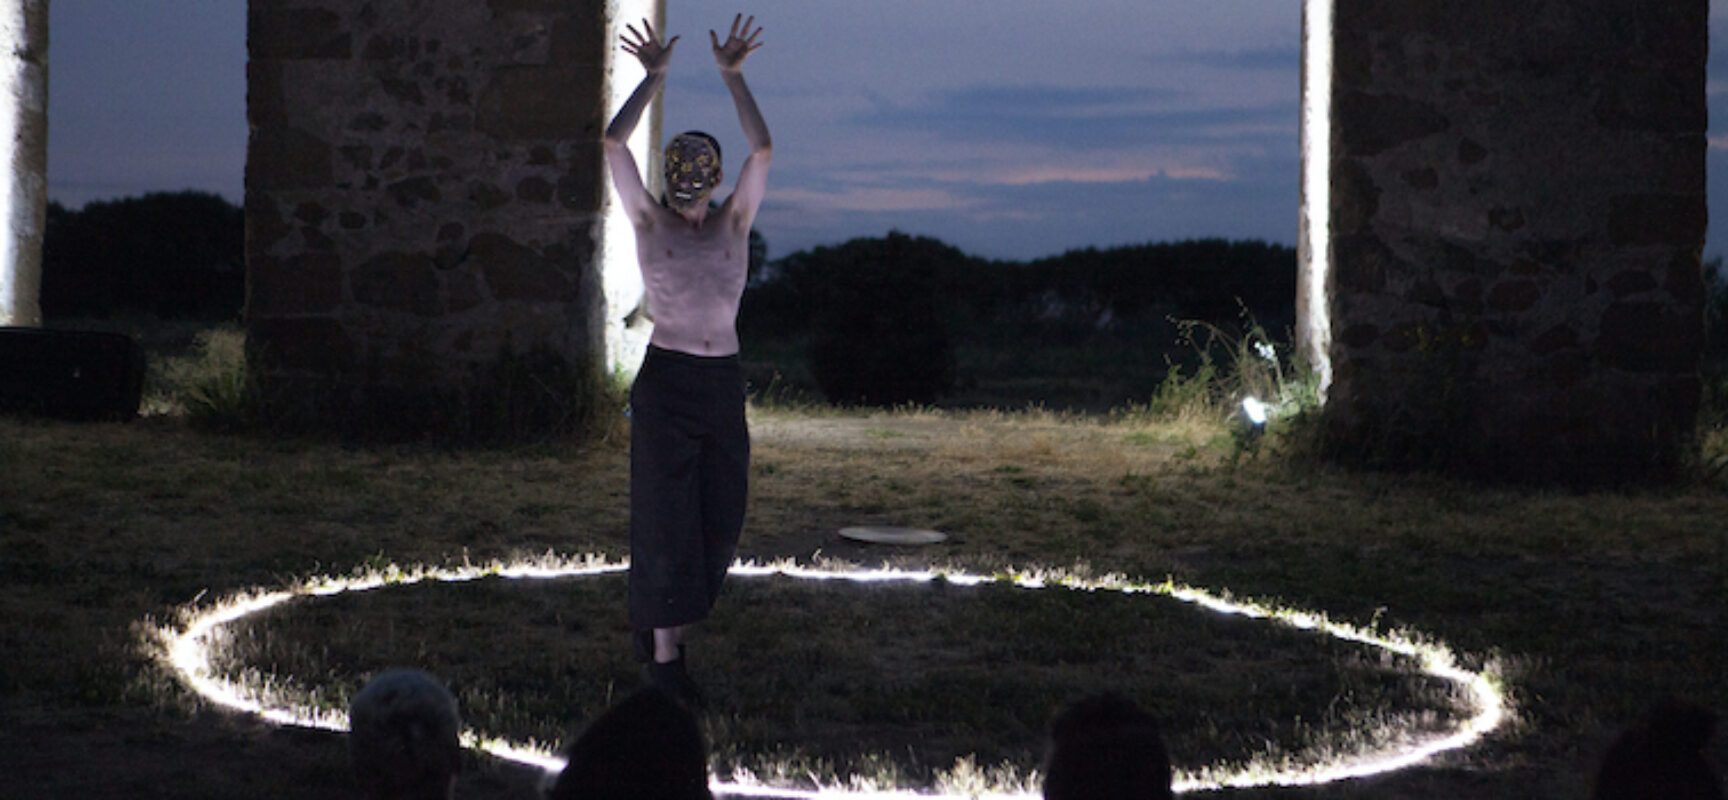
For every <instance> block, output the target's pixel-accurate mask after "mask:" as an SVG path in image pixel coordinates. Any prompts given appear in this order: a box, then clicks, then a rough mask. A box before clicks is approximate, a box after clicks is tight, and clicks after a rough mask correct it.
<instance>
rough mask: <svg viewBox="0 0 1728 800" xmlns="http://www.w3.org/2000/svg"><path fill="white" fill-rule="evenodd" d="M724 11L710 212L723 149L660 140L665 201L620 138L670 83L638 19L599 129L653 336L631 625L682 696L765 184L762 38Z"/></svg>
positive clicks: (718, 532)
mask: <svg viewBox="0 0 1728 800" xmlns="http://www.w3.org/2000/svg"><path fill="white" fill-rule="evenodd" d="M743 16H744V15H742V14H740V15H738V18H735V19H733V20H732V31H731V33H730V34H728V35H727V37H726V41H725V42H721V41H720V37H719V36H718V35H716V34H715V32H714V31H712V30H711V31H709V32H708V38H709V40H710V41H712V42H713V45H714V60H715V61H716V62H717V63H718V64H719V65H720V77H721V79H722V80H723V81H724V82H725V83H726V88H727V89H729V90H731V92H732V102H733V104H734V105H735V106H736V107H737V109H738V121H739V122H740V123H742V125H743V127H744V138H745V139H746V140H747V141H748V142H749V144H750V156H749V157H748V158H746V159H745V160H744V167H743V169H741V170H739V176H738V185H737V187H736V188H734V189H733V190H732V194H731V196H730V197H728V198H727V199H726V201H725V202H724V203H721V204H720V205H719V206H718V207H717V208H713V209H711V208H710V207H709V197H710V196H711V195H712V194H713V193H714V189H715V188H716V187H717V186H718V185H719V184H720V178H721V174H722V173H721V169H720V144H719V142H717V141H715V140H714V137H712V136H709V135H707V134H705V133H701V132H691V133H684V134H680V135H678V136H677V137H675V138H673V140H672V142H671V143H670V144H668V145H667V146H666V153H665V161H666V164H665V169H666V197H665V201H664V204H662V203H660V202H656V201H655V200H654V198H653V197H652V196H650V195H649V194H648V190H647V189H646V188H645V187H644V186H643V183H642V177H641V174H640V173H639V172H638V170H637V165H636V159H635V158H634V157H633V156H632V155H631V154H630V150H629V148H628V146H627V145H626V142H628V141H629V139H630V133H631V131H633V130H635V128H636V123H637V122H638V121H639V120H640V119H641V118H642V111H643V109H645V108H646V107H647V106H648V103H649V102H650V101H652V100H653V98H654V95H655V93H657V92H659V91H660V90H661V88H662V87H663V86H664V85H665V83H666V68H667V66H668V65H669V64H670V63H671V61H672V48H673V47H674V46H676V45H677V44H678V37H676V36H674V37H672V39H671V41H668V42H665V43H664V44H662V43H661V42H660V41H659V39H658V37H657V35H656V34H655V32H654V28H653V26H652V25H651V24H650V23H649V22H648V21H647V20H644V21H643V22H642V28H643V30H642V31H640V32H638V31H637V30H636V28H635V26H627V27H626V30H627V31H628V33H627V34H626V35H625V36H623V37H622V38H623V41H624V45H623V47H624V51H625V52H627V53H629V54H631V55H634V56H636V58H637V59H639V60H640V61H641V62H642V66H643V68H645V69H646V70H647V71H648V75H647V77H645V78H643V79H642V83H641V85H639V86H637V87H636V91H635V93H634V94H632V95H630V99H629V100H627V101H626V102H625V103H624V107H623V108H622V109H620V110H619V111H618V116H617V117H616V118H615V119H613V120H612V124H611V126H610V127H608V128H607V129H606V140H605V147H606V163H607V165H608V166H609V167H610V168H611V170H612V182H613V184H614V185H615V186H617V188H618V195H619V197H620V198H622V201H623V208H624V212H625V213H626V214H628V215H629V217H630V223H631V225H632V226H633V227H634V228H635V229H636V257H637V260H638V261H639V262H640V264H641V268H642V279H643V282H644V283H645V284H646V285H647V289H648V307H649V310H650V312H651V313H652V314H653V319H654V333H653V335H652V336H651V337H650V338H649V340H648V342H649V343H648V354H647V356H646V357H645V358H643V360H642V369H641V371H640V372H639V373H637V376H636V382H635V385H634V386H632V387H631V390H630V408H631V417H630V588H629V606H630V627H631V629H632V630H633V631H634V633H633V636H632V641H633V643H634V646H635V649H636V655H637V657H638V658H639V659H641V660H642V661H644V662H646V667H645V671H646V673H647V675H648V678H649V680H650V681H652V682H653V683H655V684H657V685H659V686H661V687H663V688H665V689H667V690H669V691H671V692H672V693H673V695H674V696H676V697H679V698H681V699H682V700H684V701H685V702H686V703H689V704H693V705H700V703H701V702H702V700H701V694H700V692H698V691H697V688H696V685H695V684H694V683H693V682H692V681H691V680H690V676H689V674H688V673H687V672H686V671H685V666H684V646H683V641H684V632H685V628H686V627H687V626H689V625H691V624H693V623H696V622H699V621H701V620H703V619H705V618H706V617H707V616H708V613H709V611H710V610H712V608H713V607H714V601H715V599H716V598H717V597H718V596H719V593H720V584H721V581H722V580H724V579H725V577H726V571H727V569H728V568H729V567H731V564H732V559H733V555H734V553H735V552H736V550H737V546H738V536H739V533H740V532H741V531H742V529H743V527H744V502H745V494H746V479H747V477H748V472H749V466H750V434H749V431H748V430H746V428H745V423H744V377H743V372H742V369H741V368H740V366H739V362H738V331H737V320H738V303H739V299H740V298H741V297H742V296H743V293H744V279H745V274H746V271H747V269H748V265H749V252H750V247H749V237H750V225H751V222H752V221H754V220H755V218H756V209H757V208H758V207H760V206H761V204H762V196H763V194H764V193H765V192H766V191H767V186H768V162H769V160H770V158H771V156H772V155H773V143H772V142H771V140H770V139H769V137H768V126H767V124H765V123H764V122H763V121H762V113H761V111H759V110H757V108H756V100H755V98H754V97H752V96H751V94H750V89H749V87H747V86H745V84H744V75H743V72H742V71H741V70H742V67H743V65H744V59H745V57H747V56H749V55H750V54H751V53H752V52H755V50H756V49H757V48H759V47H761V46H762V45H761V44H759V43H757V41H756V37H757V36H760V35H761V33H762V29H761V28H756V30H755V31H754V32H752V31H751V29H750V28H751V25H752V24H753V23H754V22H755V21H756V18H755V17H751V18H750V19H748V20H745V19H743Z"/></svg>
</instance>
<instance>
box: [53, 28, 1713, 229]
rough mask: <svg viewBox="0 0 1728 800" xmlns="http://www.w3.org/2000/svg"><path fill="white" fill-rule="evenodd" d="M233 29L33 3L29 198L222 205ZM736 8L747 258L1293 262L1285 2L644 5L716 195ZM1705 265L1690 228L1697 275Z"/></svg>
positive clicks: (236, 181)
mask: <svg viewBox="0 0 1728 800" xmlns="http://www.w3.org/2000/svg"><path fill="white" fill-rule="evenodd" d="M245 6H246V4H245V3H244V2H241V0H56V1H55V2H54V3H52V4H51V5H50V15H51V19H50V27H49V30H50V40H51V45H50V47H51V50H50V58H51V67H50V77H49V155H48V158H49V176H48V184H49V194H50V196H51V197H52V198H53V199H55V200H58V201H60V202H61V203H64V204H66V205H68V206H72V207H77V206H80V205H82V204H84V203H85V202H88V201H90V200H102V199H111V198H116V197H124V196H132V195H138V194H143V193H145V192H150V191H173V190H179V189H197V190H203V191H211V192H217V193H219V194H222V195H223V196H225V197H228V198H229V199H230V200H232V201H235V202H239V200H240V196H241V181H242V174H243V172H242V171H243V169H244V165H245V152H246V120H245V96H246V85H245V63H246V49H245V30H246V9H245ZM738 10H743V11H745V12H747V13H754V14H755V15H756V16H757V19H758V22H759V23H761V24H762V25H763V26H764V27H765V31H764V33H763V36H762V41H763V42H765V43H766V46H765V47H764V48H763V49H762V50H760V51H758V52H757V53H756V54H755V55H753V56H751V58H750V60H749V61H748V62H747V63H746V66H745V76H746V78H747V79H748V80H749V81H750V85H751V88H752V90H753V91H754V92H755V94H756V96H757V99H758V101H759V103H760V105H761V107H762V110H763V114H764V116H765V117H766V118H767V121H768V124H769V127H770V128H771V129H772V131H773V133H774V137H775V160H774V172H773V174H772V176H771V177H770V180H769V195H768V200H767V201H766V203H765V204H764V206H763V209H762V212H761V214H760V216H759V217H758V219H757V228H758V229H759V230H760V231H761V232H762V234H763V236H765V237H766V238H767V240H768V244H769V248H770V256H771V257H778V256H782V255H785V254H787V253H790V252H793V251H796V250H799V249H804V248H808V247H812V246H816V245H821V244H837V243H840V242H843V241H845V240H847V239H850V238H853V237H856V236H876V235H881V234H883V233H885V232H887V231H888V230H889V229H891V228H898V229H900V230H903V231H906V232H908V233H913V234H921V235H927V236H933V237H936V238H939V239H942V240H943V241H946V242H949V243H951V244H954V245H956V246H958V247H960V248H961V249H963V250H965V251H967V252H970V253H973V254H976V255H982V256H988V257H998V258H1014V259H1024V258H1036V257H1039V256H1045V255H1052V254H1056V253H1060V252H1062V251H1064V250H1068V249H1070V248H1075V247H1085V246H1088V245H1096V246H1099V247H1107V246H1111V245H1119V244H1132V243H1141V242H1149V241H1167V240H1176V239H1184V238H1192V237H1202V236H1222V237H1227V238H1256V239H1265V240H1269V241H1275V242H1281V243H1285V244H1294V243H1295V239H1296V204H1297V199H1298V191H1297V175H1298V162H1297V149H1296V140H1297V116H1298V115H1297V93H1298V80H1299V77H1298V73H1299V64H1298V57H1299V45H1300V33H1301V3H1300V0H1078V1H1077V2H1073V3H1054V2H1050V0H871V2H867V3H831V2H813V1H812V0H748V2H746V3H744V4H743V5H740V3H739V1H738V0H669V8H668V27H669V29H670V32H671V33H674V34H682V35H683V36H684V39H683V40H682V41H680V42H679V44H678V48H677V51H676V54H675V58H674V61H673V65H672V73H671V78H670V81H669V83H668V86H667V90H666V104H665V109H666V122H665V124H666V130H667V132H668V133H672V132H676V131H679V130H684V129H687V128H702V129H705V130H708V131H709V132H711V133H713V134H715V135H716V136H718V137H719V138H720V140H721V143H722V145H723V147H724V148H725V150H726V154H727V157H728V160H729V162H730V163H729V164H728V168H729V169H728V172H729V173H731V172H733V171H735V169H736V167H737V164H738V163H741V158H742V154H743V153H744V152H745V146H744V141H743V137H742V135H741V134H740V132H739V130H738V122H737V116H736V114H734V113H733V111H732V107H731V102H730V100H729V98H728V97H727V95H726V92H725V88H724V87H723V86H722V85H721V83H720V80H719V77H718V75H717V73H716V72H715V69H714V62H713V58H712V56H711V55H710V54H709V46H708V36H707V31H708V30H709V29H710V28H715V29H718V30H719V32H720V33H721V35H724V34H725V33H726V27H727V26H728V25H729V23H730V22H731V19H732V15H733V14H734V13H735V12H736V11H738ZM1710 24H1711V40H1712V48H1711V49H1712V56H1711V61H1710V66H1709V81H1710V83H1709V90H1708V93H1709V106H1710V110H1711V120H1712V124H1711V134H1712V138H1711V147H1710V151H1709V156H1708V168H1709V185H1710V205H1711V206H1712V207H1713V208H1728V54H1723V55H1717V51H1718V48H1717V47H1716V46H1715V44H1716V42H1717V40H1718V39H1719V37H1722V36H1724V35H1728V2H1721V1H1720V0H1718V2H1716V3H1713V8H1712V10H1711V16H1710ZM735 154H736V155H735ZM730 177H731V176H730V174H729V175H728V179H730ZM722 191H723V192H725V191H729V186H728V187H724V188H723V189H722ZM1725 248H1728V214H1725V213H1720V212H1718V213H1714V214H1712V215H1711V224H1710V236H1709V241H1708V244H1707V245H1706V255H1707V256H1711V255H1717V254H1720V253H1721V252H1722V251H1723V250H1724V249H1725Z"/></svg>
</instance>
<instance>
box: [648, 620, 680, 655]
mask: <svg viewBox="0 0 1728 800" xmlns="http://www.w3.org/2000/svg"><path fill="white" fill-rule="evenodd" d="M683 643H684V626H683V625H679V626H678V627H676V628H655V629H654V661H655V662H656V663H660V664H669V663H671V662H673V661H677V660H678V659H680V658H682V657H683V654H682V653H681V652H679V649H678V648H679V646H680V645H682V644H683Z"/></svg>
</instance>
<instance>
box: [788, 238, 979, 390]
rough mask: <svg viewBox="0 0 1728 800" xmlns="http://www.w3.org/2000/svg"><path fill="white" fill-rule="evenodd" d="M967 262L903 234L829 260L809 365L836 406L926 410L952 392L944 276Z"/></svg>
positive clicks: (846, 248)
mask: <svg viewBox="0 0 1728 800" xmlns="http://www.w3.org/2000/svg"><path fill="white" fill-rule="evenodd" d="M964 258H965V256H964V255H961V254H960V253H959V251H956V250H954V249H953V248H951V247H949V246H947V245H944V244H942V243H940V242H937V241H935V240H932V239H924V238H917V239H914V238H912V237H910V236H907V235H906V234H903V233H898V232H895V233H890V234H889V235H888V237H887V238H886V239H859V240H855V241H853V242H849V243H847V244H845V245H842V246H840V247H839V248H835V249H834V250H833V251H832V252H831V253H830V254H829V257H828V259H827V260H826V263H825V264H824V267H823V269H822V271H821V273H820V275H819V276H818V277H819V281H817V282H816V287H817V288H816V290H815V291H814V292H813V293H812V294H813V295H814V297H813V300H814V303H813V307H812V312H813V313H812V326H813V333H812V337H811V344H810V351H809V363H810V373H811V375H812V376H813V377H815V379H816V383H817V385H818V386H820V387H821V388H822V393H823V394H825V395H826V396H827V397H828V399H829V401H830V402H834V403H842V404H862V405H880V406H887V405H901V404H908V403H912V404H927V403H931V402H934V401H935V400H936V399H937V398H938V397H940V396H942V395H943V394H945V393H947V392H948V391H949V390H951V389H952V388H953V386H954V373H955V359H954V345H953V341H952V338H951V336H950V333H949V331H948V317H949V308H948V301H947V299H946V292H944V291H943V286H942V282H941V272H940V270H941V267H942V265H943V264H944V263H946V262H948V261H950V260H953V259H964Z"/></svg>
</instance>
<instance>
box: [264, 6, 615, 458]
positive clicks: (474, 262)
mask: <svg viewBox="0 0 1728 800" xmlns="http://www.w3.org/2000/svg"><path fill="white" fill-rule="evenodd" d="M250 3H251V5H250V7H249V9H250V10H249V21H248V48H249V51H250V58H251V63H250V65H249V68H248V104H247V106H248V117H249V119H250V122H251V128H252V137H251V142H250V147H249V152H248V157H247V169H246V256H247V276H248V277H247V299H246V322H247V328H248V349H249V363H250V364H251V365H252V369H253V373H254V374H255V375H256V377H257V380H258V383H259V385H260V388H261V389H262V396H263V397H264V399H265V400H266V401H267V402H266V408H267V409H270V413H272V414H275V415H283V416H288V417H295V416H300V417H308V418H311V419H310V420H309V421H311V422H313V424H319V423H324V424H332V425H335V426H337V427H339V428H341V429H344V430H354V431H356V432H361V433H379V434H383V435H391V434H405V435H415V433H416V431H421V430H422V429H424V430H423V432H425V433H432V434H437V433H442V432H448V430H440V429H450V428H461V427H463V426H467V425H473V424H479V423H476V422H475V421H476V420H477V419H479V418H482V417H491V418H494V419H495V418H498V417H500V416H506V417H508V416H511V415H514V414H517V413H518V412H519V411H520V409H519V408H518V407H517V406H516V405H513V404H520V403H522V402H530V400H529V399H528V398H527V397H525V395H535V396H536V397H537V398H538V400H544V401H549V402H550V403H551V404H552V405H553V406H557V405H559V404H569V403H580V402H582V399H581V398H576V397H572V396H571V395H572V393H575V392H579V388H580V387H579V386H578V385H579V384H584V383H592V380H593V379H594V378H596V377H597V376H598V374H599V372H600V363H601V359H602V358H603V354H604V353H603V351H604V336H603V332H604V321H603V310H604V298H603V293H602V291H601V280H600V276H599V272H598V266H597V264H596V258H595V252H596V247H597V243H598V238H597V237H598V236H599V233H600V227H601V208H602V198H603V196H604V195H603V192H604V169H603V163H604V159H603V157H602V154H601V149H600V136H601V134H602V133H603V130H604V124H605V120H604V119H603V118H602V114H603V112H604V109H605V102H604V101H605V91H606V90H605V73H606V66H607V65H606V55H605V54H606V50H607V48H606V42H605V35H606V31H607V20H606V0H250ZM541 395H544V396H543V397H540V396H541Z"/></svg>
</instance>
